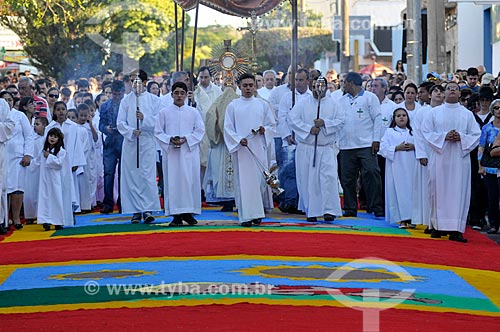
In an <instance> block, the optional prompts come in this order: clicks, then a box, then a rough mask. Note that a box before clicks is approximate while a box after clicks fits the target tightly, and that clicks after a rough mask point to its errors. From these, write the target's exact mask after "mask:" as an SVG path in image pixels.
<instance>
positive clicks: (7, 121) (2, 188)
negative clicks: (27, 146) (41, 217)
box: [0, 99, 16, 234]
mask: <svg viewBox="0 0 500 332" xmlns="http://www.w3.org/2000/svg"><path fill="white" fill-rule="evenodd" d="M15 126H16V123H15V122H14V120H13V119H12V118H11V114H10V106H9V104H7V102H6V101H5V100H3V99H0V234H5V233H6V232H7V227H8V222H9V208H8V205H7V174H8V167H7V160H6V159H7V158H6V156H5V154H6V151H5V150H6V149H5V145H6V144H7V142H8V140H9V139H10V138H11V137H12V134H13V133H14V128H15Z"/></svg>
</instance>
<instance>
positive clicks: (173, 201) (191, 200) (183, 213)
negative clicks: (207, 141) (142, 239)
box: [155, 82, 205, 226]
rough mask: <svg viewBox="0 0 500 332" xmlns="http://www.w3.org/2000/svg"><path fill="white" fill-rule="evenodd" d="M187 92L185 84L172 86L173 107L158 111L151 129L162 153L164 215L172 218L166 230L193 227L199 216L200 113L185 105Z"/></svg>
mask: <svg viewBox="0 0 500 332" xmlns="http://www.w3.org/2000/svg"><path fill="white" fill-rule="evenodd" d="M187 91H188V89H187V86H186V84H185V83H183V82H177V83H174V85H173V86H172V97H173V98H174V103H173V104H172V105H171V106H169V107H165V108H163V109H162V110H161V111H160V113H159V114H158V121H157V122H156V126H155V136H156V138H157V140H158V143H159V145H160V146H161V148H162V150H163V154H162V155H163V181H164V188H165V190H166V194H165V215H167V216H174V219H173V221H172V222H171V224H170V226H180V225H182V222H183V221H186V222H187V223H188V224H189V225H195V224H197V220H196V219H195V218H194V217H193V214H201V197H200V192H201V183H200V177H199V176H198V175H199V170H200V148H199V146H200V142H201V140H202V138H203V135H204V134H205V127H204V125H203V120H202V118H201V115H200V112H198V110H197V109H195V108H193V107H191V106H188V105H186V104H185V100H186V97H187Z"/></svg>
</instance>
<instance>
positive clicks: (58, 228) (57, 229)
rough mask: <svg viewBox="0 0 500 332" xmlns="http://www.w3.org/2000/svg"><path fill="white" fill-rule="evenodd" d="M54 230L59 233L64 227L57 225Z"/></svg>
mask: <svg viewBox="0 0 500 332" xmlns="http://www.w3.org/2000/svg"><path fill="white" fill-rule="evenodd" d="M54 228H55V229H56V231H59V230H61V229H63V228H64V227H63V226H61V225H55V226H54Z"/></svg>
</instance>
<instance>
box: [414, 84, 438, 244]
mask: <svg viewBox="0 0 500 332" xmlns="http://www.w3.org/2000/svg"><path fill="white" fill-rule="evenodd" d="M430 93H431V103H430V105H424V106H422V107H421V108H419V110H418V113H417V114H416V115H415V117H414V120H412V123H411V127H412V129H413V133H414V136H415V157H416V158H417V164H416V166H415V175H414V177H413V198H412V201H413V206H412V214H411V223H412V225H426V226H427V229H426V230H425V232H426V233H428V234H430V232H431V229H432V225H431V223H430V201H429V167H428V163H429V153H430V146H429V144H427V141H425V139H424V137H423V135H422V130H421V129H422V122H423V120H424V118H425V117H426V116H427V115H428V114H430V113H431V111H432V108H434V107H437V106H439V105H441V104H442V103H443V99H444V88H443V87H442V86H441V85H434V86H433V87H432V88H431V89H430Z"/></svg>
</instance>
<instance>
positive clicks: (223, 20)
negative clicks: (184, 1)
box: [187, 4, 247, 28]
mask: <svg viewBox="0 0 500 332" xmlns="http://www.w3.org/2000/svg"><path fill="white" fill-rule="evenodd" d="M187 13H188V15H190V16H191V25H194V17H195V13H196V10H195V9H192V10H190V11H189V12H187ZM215 24H220V25H231V26H234V27H235V28H237V27H243V26H246V25H247V24H246V20H245V19H243V18H241V17H237V16H232V15H226V14H223V13H220V12H218V11H216V10H214V9H211V8H208V7H206V6H203V5H201V4H200V13H199V14H198V26H199V27H200V28H202V27H206V26H208V25H215Z"/></svg>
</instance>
